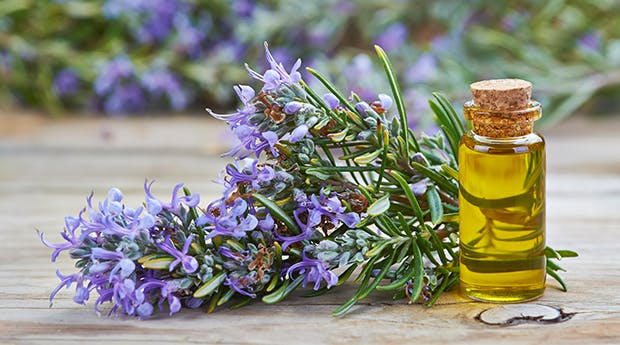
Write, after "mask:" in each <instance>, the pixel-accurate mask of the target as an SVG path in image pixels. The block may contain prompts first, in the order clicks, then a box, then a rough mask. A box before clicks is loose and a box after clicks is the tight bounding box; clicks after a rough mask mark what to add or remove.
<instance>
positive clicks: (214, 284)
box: [193, 272, 226, 298]
mask: <svg viewBox="0 0 620 345" xmlns="http://www.w3.org/2000/svg"><path fill="white" fill-rule="evenodd" d="M224 280H226V274H225V273H224V272H220V273H218V274H217V275H215V276H214V277H213V278H211V279H210V280H209V281H208V282H206V283H204V284H203V285H202V286H201V287H199V288H198V289H197V290H196V291H195V292H194V295H193V296H194V298H202V297H205V296H208V295H210V294H212V293H213V291H215V289H217V288H218V287H219V286H220V285H222V283H223V282H224Z"/></svg>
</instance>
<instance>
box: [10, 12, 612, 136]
mask: <svg viewBox="0 0 620 345" xmlns="http://www.w3.org/2000/svg"><path fill="white" fill-rule="evenodd" d="M618 18H620V1H617V0H589V1H588V0H582V1H563V0H549V1H535V0H530V1H524V0H521V1H516V0H514V1H512V0H504V1H475V0H470V1H450V0H437V1H404V0H403V1H382V0H372V1H370V0H361V1H346V0H315V1H278V0H270V1H269V0H265V1H250V0H232V1H225V0H209V1H195V0H81V1H80V0H49V1H43V0H0V77H1V79H0V109H3V110H2V111H6V110H7V109H15V108H28V109H36V110H43V111H45V112H47V113H49V114H50V116H76V115H75V114H93V113H100V114H108V115H111V116H136V115H140V114H153V113H157V114H168V113H170V114H171V113H174V112H182V113H199V114H201V113H203V109H204V108H205V107H206V106H208V107H210V108H213V109H217V110H218V111H220V112H223V111H226V110H230V109H234V108H235V107H236V100H235V99H234V97H233V92H232V89H231V87H232V85H233V84H236V83H252V82H251V81H250V78H249V76H248V75H247V72H246V71H245V69H244V67H243V63H245V62H247V63H248V64H250V65H251V66H254V67H256V68H257V69H259V70H260V69H262V68H263V67H264V66H265V65H266V61H265V60H264V52H263V45H262V43H263V41H268V42H269V43H270V47H271V49H272V51H273V53H274V55H275V56H276V59H279V60H281V61H282V62H283V63H284V64H285V66H287V67H290V66H291V65H292V63H293V62H294V60H295V59H296V58H297V57H301V58H302V59H303V66H312V67H314V68H315V69H318V70H320V71H322V72H324V73H326V74H328V75H329V76H330V77H331V78H333V79H334V81H335V82H336V83H337V84H338V85H339V86H340V87H342V88H343V89H346V90H351V91H355V92H356V93H357V94H359V95H360V96H361V97H362V98H363V99H367V100H372V99H375V97H376V94H377V93H381V92H388V91H389V88H388V86H387V82H386V80H385V78H384V76H383V71H382V69H381V66H380V65H379V64H378V61H377V59H375V57H374V54H373V49H372V47H373V44H379V45H381V46H382V47H383V48H384V49H385V50H386V51H387V52H388V53H389V54H390V56H391V58H392V59H393V62H394V65H395V68H396V70H397V71H399V78H400V82H401V83H402V85H401V87H402V89H403V92H404V93H405V97H406V100H407V103H408V110H409V114H410V115H409V116H410V124H411V125H412V126H420V127H426V126H429V124H430V120H428V119H430V116H428V114H429V109H428V106H427V103H426V99H427V98H428V96H429V95H430V92H433V91H437V90H439V91H441V92H444V93H445V94H447V95H448V97H450V98H451V99H452V100H453V101H454V102H455V104H457V105H458V104H459V102H463V101H464V100H466V99H467V98H468V97H469V95H468V92H469V88H468V86H469V84H470V83H471V82H473V81H476V80H479V79H485V78H502V77H517V78H523V79H527V80H530V81H532V82H533V83H534V84H535V89H534V97H535V98H536V99H538V100H539V101H541V102H542V103H543V104H544V105H545V116H544V117H543V120H541V122H544V123H543V124H546V125H550V124H553V123H555V122H557V121H559V120H561V119H562V118H564V117H566V116H569V115H571V114H573V113H575V112H577V111H580V110H581V111H584V112H587V113H590V114H613V113H614V112H616V113H617V109H618V105H619V104H620V97H618V96H619V95H620V20H618ZM304 79H306V80H307V81H308V82H309V83H310V84H313V83H314V81H313V80H312V77H311V76H310V75H308V74H305V75H304ZM78 116H79V115H78Z"/></svg>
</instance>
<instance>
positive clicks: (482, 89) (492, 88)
mask: <svg viewBox="0 0 620 345" xmlns="http://www.w3.org/2000/svg"><path fill="white" fill-rule="evenodd" d="M469 87H470V88H471V94H472V95H473V96H474V104H476V105H477V106H478V107H480V108H482V109H487V110H513V109H523V108H526V107H527V105H528V103H529V102H530V97H531V96H532V83H530V82H529V81H525V80H521V79H491V80H482V81H478V82H475V83H473V84H471V85H470V86H469Z"/></svg>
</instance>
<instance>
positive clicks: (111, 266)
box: [88, 248, 136, 280]
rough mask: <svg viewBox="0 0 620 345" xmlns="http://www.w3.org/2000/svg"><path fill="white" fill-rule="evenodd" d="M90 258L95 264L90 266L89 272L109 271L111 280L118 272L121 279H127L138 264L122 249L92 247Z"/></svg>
mask: <svg viewBox="0 0 620 345" xmlns="http://www.w3.org/2000/svg"><path fill="white" fill-rule="evenodd" d="M90 258H91V261H92V262H93V263H94V264H93V265H92V266H90V268H89V269H88V273H89V274H99V273H106V272H109V276H110V280H112V278H113V277H114V276H116V275H117V273H118V276H119V277H120V278H121V279H125V278H127V277H129V276H130V275H131V274H132V273H133V272H134V271H135V269H136V264H135V263H134V262H133V260H130V259H128V258H127V257H125V255H124V254H123V253H122V252H120V251H111V250H107V249H103V248H92V249H91V256H90Z"/></svg>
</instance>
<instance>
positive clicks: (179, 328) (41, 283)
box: [0, 113, 620, 344]
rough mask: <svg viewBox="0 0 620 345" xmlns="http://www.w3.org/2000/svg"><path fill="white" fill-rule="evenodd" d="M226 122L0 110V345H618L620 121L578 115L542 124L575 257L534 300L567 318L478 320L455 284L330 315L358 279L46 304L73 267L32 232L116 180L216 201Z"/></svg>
mask: <svg viewBox="0 0 620 345" xmlns="http://www.w3.org/2000/svg"><path fill="white" fill-rule="evenodd" d="M223 128H224V127H223V126H222V124H220V123H217V122H214V121H213V120H210V119H206V118H205V117H195V118H174V117H173V118H164V117H160V118H154V119H151V118H138V119H135V118H134V119H109V118H108V119H98V118H88V117H83V118H77V119H61V120H50V119H45V118H42V117H39V116H36V115H29V114H23V113H20V114H18V115H9V114H4V115H0V210H2V212H1V213H0V248H1V250H0V343H1V344H13V343H15V344H39V343H45V344H47V343H55V342H58V343H62V344H85V343H93V342H94V343H97V342H110V341H113V342H117V343H123V344H125V343H127V344H129V343H131V344H136V343H178V344H185V343H217V344H249V343H252V344H354V343H369V344H446V343H449V342H451V343H480V344H504V343H506V344H526V343H537V344H538V343H543V342H546V343H548V344H593V343H607V344H620V245H619V243H620V149H619V147H620V117H615V118H608V119H595V118H591V117H575V118H572V119H571V120H569V121H568V122H565V123H563V124H562V125H560V126H558V127H556V128H554V129H553V130H550V131H548V132H547V133H546V137H547V140H548V156H549V161H548V171H549V172H548V205H549V206H548V218H547V219H548V220H547V225H548V230H547V231H548V232H547V234H548V243H549V244H551V245H553V246H554V247H555V248H570V249H574V250H577V251H579V253H580V255H581V256H580V257H579V258H577V259H566V260H564V261H562V265H563V266H564V267H565V268H566V269H567V270H568V272H567V273H564V274H563V276H564V278H565V280H566V282H567V283H568V285H569V292H568V293H563V292H561V291H559V290H558V289H557V286H558V285H557V284H556V283H555V282H553V281H550V282H549V284H548V288H547V292H546V293H545V295H544V297H543V298H541V299H540V300H538V301H536V302H533V303H534V304H538V305H547V306H552V307H557V308H561V309H562V310H563V311H564V312H566V313H575V314H574V316H573V317H572V319H570V320H568V321H566V322H562V323H556V324H538V323H524V324H519V325H515V326H509V327H508V326H491V325H486V324H483V323H481V322H479V321H477V320H476V319H475V317H476V316H477V315H478V314H479V313H481V312H482V311H484V310H486V309H492V308H501V307H502V306H500V305H492V304H483V303H476V302H472V301H469V300H467V299H465V298H463V297H461V296H459V295H458V294H456V293H455V292H449V293H447V294H445V295H444V296H443V297H442V298H441V299H440V301H439V303H438V305H437V306H435V307H434V308H431V309H427V308H426V307H423V306H421V305H407V304H405V303H404V302H403V301H392V300H391V299H390V298H389V296H388V295H382V294H376V295H375V296H374V297H372V298H369V299H367V300H365V301H364V303H360V305H359V306H357V307H355V308H354V309H353V311H352V312H350V313H349V314H347V315H346V316H345V317H342V318H338V319H336V318H333V317H331V315H330V312H331V310H333V309H334V308H335V307H336V306H338V305H339V304H340V303H342V302H344V301H345V300H346V299H347V297H348V296H349V295H350V294H351V292H352V287H353V286H352V285H349V286H345V287H344V288H341V289H337V290H335V291H333V292H332V293H330V294H327V295H324V296H322V297H319V298H314V299H305V298H302V297H299V296H293V297H292V298H289V299H287V300H286V301H284V302H282V303H280V304H278V305H274V306H268V305H263V304H262V303H260V302H257V303H254V304H251V305H249V306H247V307H245V308H243V309H241V310H229V309H220V310H218V311H217V312H216V313H214V314H205V313H204V312H203V311H200V310H184V311H182V312H180V313H178V314H176V315H175V316H174V317H173V318H168V317H166V316H165V315H160V316H158V317H155V318H154V319H151V320H149V321H139V320H134V319H130V318H120V319H118V318H108V317H105V316H103V317H98V316H97V315H96V314H95V313H94V312H93V309H92V300H91V303H90V304H89V305H87V306H81V305H76V304H74V303H73V302H72V300H71V298H72V296H73V294H72V292H71V291H63V292H61V293H60V294H59V295H58V296H57V299H56V301H55V303H54V306H53V308H49V300H48V296H49V293H50V291H51V290H52V288H53V287H55V286H56V284H57V278H56V276H55V275H54V271H55V270H56V268H60V270H61V272H64V273H69V272H72V267H71V265H72V261H71V260H70V259H68V257H67V256H66V255H65V256H62V257H61V258H60V259H59V262H57V263H50V262H49V258H50V254H51V251H50V250H49V249H47V248H45V247H43V246H42V245H41V244H40V242H39V240H38V238H37V235H36V232H35V229H40V230H41V231H43V232H44V233H45V234H46V236H47V238H48V239H50V240H53V241H58V240H59V235H58V233H59V231H60V230H61V229H62V227H63V217H64V216H65V215H67V214H77V212H78V211H79V210H80V209H81V208H82V207H83V205H84V199H85V197H86V196H87V195H88V193H89V192H90V191H91V190H94V192H95V194H96V197H103V196H104V195H105V193H106V190H107V188H108V187H110V186H117V187H119V188H121V189H122V190H123V191H124V193H125V195H126V198H127V200H128V201H129V202H131V203H133V204H136V205H138V204H139V203H141V201H142V198H143V194H142V183H143V181H144V178H145V177H148V178H150V179H155V180H156V181H157V182H156V184H155V186H154V192H155V193H156V195H160V196H163V195H168V194H169V193H170V189H171V187H172V186H173V185H174V184H175V183H177V182H178V181H183V182H185V183H186V184H187V185H189V186H190V187H191V189H192V190H193V191H199V192H200V193H201V194H202V196H203V203H204V202H206V200H209V199H213V198H215V197H216V196H218V194H219V192H220V187H219V186H218V185H216V184H214V183H212V182H211V180H213V179H214V178H215V177H216V176H217V172H218V170H219V169H221V168H222V167H223V166H224V161H223V160H221V159H220V158H219V157H218V154H219V153H221V152H223V151H224V150H225V148H226V142H227V141H228V139H227V135H226V133H225V132H223V131H222V130H223ZM91 299H92V296H91ZM494 310H496V309H494ZM514 316H518V315H514Z"/></svg>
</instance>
